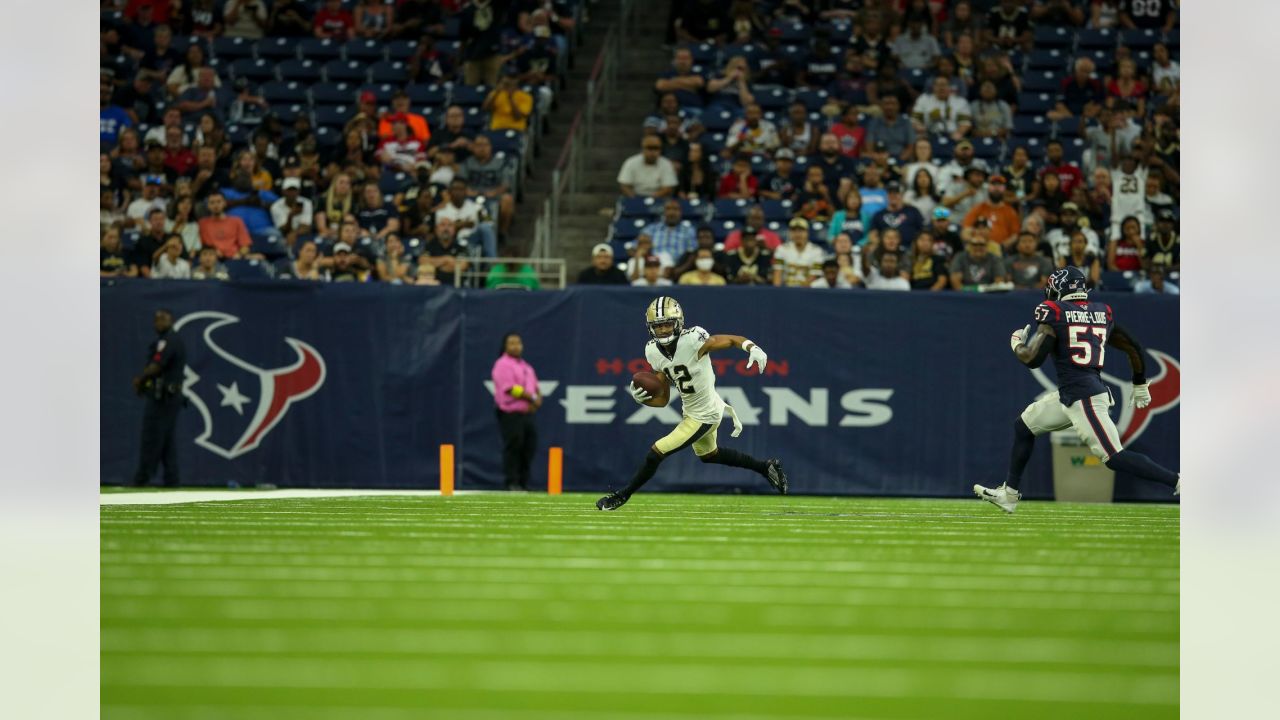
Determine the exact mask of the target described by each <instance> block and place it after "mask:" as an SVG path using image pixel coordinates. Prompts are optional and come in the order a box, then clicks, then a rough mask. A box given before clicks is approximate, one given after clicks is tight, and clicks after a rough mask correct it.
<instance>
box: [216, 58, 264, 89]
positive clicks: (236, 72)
mask: <svg viewBox="0 0 1280 720" xmlns="http://www.w3.org/2000/svg"><path fill="white" fill-rule="evenodd" d="M228 69H229V70H230V72H231V77H233V78H248V79H249V80H251V81H253V82H255V83H261V82H267V81H268V80H274V79H275V75H276V66H275V63H273V62H271V61H270V60H254V59H253V58H241V59H239V60H236V61H234V62H232V63H231V64H230V66H229V68H228Z"/></svg>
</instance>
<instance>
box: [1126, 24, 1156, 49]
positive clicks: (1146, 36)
mask: <svg viewBox="0 0 1280 720" xmlns="http://www.w3.org/2000/svg"><path fill="white" fill-rule="evenodd" d="M1160 40H1161V37H1160V31H1159V30H1153V29H1151V28H1138V29H1134V30H1122V31H1120V44H1121V45H1124V46H1125V47H1128V48H1131V49H1133V50H1134V51H1137V50H1150V49H1151V47H1152V46H1153V45H1155V44H1156V43H1158V42H1160Z"/></svg>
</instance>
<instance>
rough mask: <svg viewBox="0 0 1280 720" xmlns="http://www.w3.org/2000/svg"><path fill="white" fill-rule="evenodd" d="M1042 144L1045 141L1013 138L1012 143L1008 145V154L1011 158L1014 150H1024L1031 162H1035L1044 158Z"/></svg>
mask: <svg viewBox="0 0 1280 720" xmlns="http://www.w3.org/2000/svg"><path fill="white" fill-rule="evenodd" d="M1044 144H1045V141H1044V140H1042V139H1041V138H1036V137H1020V138H1014V140H1013V142H1011V143H1009V154H1010V156H1012V154H1013V150H1014V148H1026V149H1027V156H1028V157H1029V158H1031V161H1032V162H1036V161H1038V160H1040V159H1041V158H1043V157H1044Z"/></svg>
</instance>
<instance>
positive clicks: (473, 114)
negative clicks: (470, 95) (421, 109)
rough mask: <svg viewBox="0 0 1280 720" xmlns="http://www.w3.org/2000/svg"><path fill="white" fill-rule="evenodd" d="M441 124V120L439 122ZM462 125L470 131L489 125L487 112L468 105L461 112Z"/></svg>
mask: <svg viewBox="0 0 1280 720" xmlns="http://www.w3.org/2000/svg"><path fill="white" fill-rule="evenodd" d="M440 124H441V125H443V124H444V123H443V121H442V122H441V123H440ZM463 125H464V126H465V127H466V128H467V129H468V130H471V131H479V130H481V129H483V128H486V127H488V126H489V113H487V112H481V110H480V108H479V107H469V108H466V109H465V111H464V112H463Z"/></svg>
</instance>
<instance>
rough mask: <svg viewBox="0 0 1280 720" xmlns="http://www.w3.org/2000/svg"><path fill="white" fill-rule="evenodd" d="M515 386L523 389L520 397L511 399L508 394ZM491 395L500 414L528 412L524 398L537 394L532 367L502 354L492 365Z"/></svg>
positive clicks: (527, 405) (536, 381)
mask: <svg viewBox="0 0 1280 720" xmlns="http://www.w3.org/2000/svg"><path fill="white" fill-rule="evenodd" d="M516 385H519V386H520V387H522V388H524V395H523V396H522V397H518V398H517V397H512V395H511V393H510V392H508V391H509V390H510V389H511V388H512V387H514V386H516ZM493 393H494V401H495V402H497V403H498V409H499V410H501V411H502V412H506V413H514V412H518V413H523V412H528V411H529V401H528V400H527V399H526V398H529V397H533V396H535V395H537V394H538V376H537V375H535V374H534V373H533V366H532V365H530V364H529V363H527V362H525V361H524V360H521V359H519V358H513V357H511V356H510V355H508V354H506V353H502V357H500V358H498V359H497V361H496V362H494V363H493Z"/></svg>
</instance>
